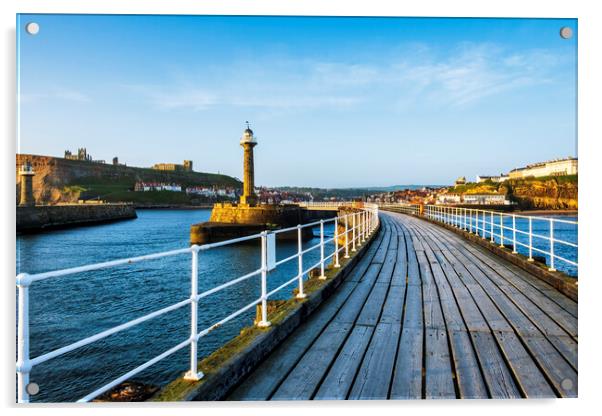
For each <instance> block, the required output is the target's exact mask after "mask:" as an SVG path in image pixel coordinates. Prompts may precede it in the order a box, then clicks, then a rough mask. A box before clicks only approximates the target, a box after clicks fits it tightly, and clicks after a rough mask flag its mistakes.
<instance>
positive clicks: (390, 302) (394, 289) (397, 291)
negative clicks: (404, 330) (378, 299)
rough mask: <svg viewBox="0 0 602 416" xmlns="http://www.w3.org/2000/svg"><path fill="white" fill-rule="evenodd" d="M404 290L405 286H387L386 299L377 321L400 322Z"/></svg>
mask: <svg viewBox="0 0 602 416" xmlns="http://www.w3.org/2000/svg"><path fill="white" fill-rule="evenodd" d="M405 292H406V288H405V286H391V287H390V288H389V293H387V299H386V301H385V305H384V306H383V312H382V315H381V316H380V321H379V322H382V323H389V324H401V319H402V317H403V303H404V299H405Z"/></svg>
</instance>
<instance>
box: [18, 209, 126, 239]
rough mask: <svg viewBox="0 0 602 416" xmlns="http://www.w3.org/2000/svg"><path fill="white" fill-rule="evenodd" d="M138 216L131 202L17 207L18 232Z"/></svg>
mask: <svg viewBox="0 0 602 416" xmlns="http://www.w3.org/2000/svg"><path fill="white" fill-rule="evenodd" d="M133 218H137V215H136V210H135V209H134V207H133V205H130V204H98V205H87V204H73V205H44V206H35V207H17V232H33V231H41V230H44V229H51V228H62V227H72V226H78V225H89V224H96V223H101V222H108V221H116V220H124V219H133Z"/></svg>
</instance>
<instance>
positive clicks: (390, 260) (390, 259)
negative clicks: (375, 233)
mask: <svg viewBox="0 0 602 416" xmlns="http://www.w3.org/2000/svg"><path fill="white" fill-rule="evenodd" d="M393 240H397V239H396V238H392V239H391V241H393ZM396 260H397V250H391V249H390V248H389V251H388V252H387V256H386V257H385V261H384V263H383V267H382V269H381V271H380V274H379V275H378V280H377V282H378V283H386V284H389V283H390V282H391V276H392V275H393V270H394V269H395V261H396Z"/></svg>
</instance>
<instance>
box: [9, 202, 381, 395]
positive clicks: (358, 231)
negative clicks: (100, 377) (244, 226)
mask: <svg viewBox="0 0 602 416" xmlns="http://www.w3.org/2000/svg"><path fill="white" fill-rule="evenodd" d="M378 222H379V220H378V207H377V206H376V205H373V204H364V206H363V208H361V209H358V210H357V211H355V212H352V213H349V214H346V215H341V216H339V215H337V216H335V217H334V218H331V219H327V220H320V221H315V222H312V223H309V224H303V225H297V226H296V227H290V228H286V229H280V230H276V231H263V232H261V233H259V234H254V235H250V236H247V237H241V238H236V239H232V240H228V241H222V242H218V243H211V244H204V245H200V246H199V245H193V246H191V247H187V248H182V249H179V250H172V251H166V252H162V253H154V254H149V255H144V256H138V257H132V258H126V259H119V260H113V261H107V262H103V263H96V264H89V265H85V266H79V267H72V268H68V269H62V270H54V271H49V272H44V273H36V274H27V273H20V274H19V275H18V276H17V278H16V283H17V287H18V291H19V300H18V329H17V355H18V357H17V378H18V380H17V396H18V402H19V403H27V402H29V400H30V394H29V391H28V386H29V375H30V372H31V370H32V368H33V367H34V366H36V365H39V364H41V363H44V362H46V361H49V360H51V359H53V358H56V357H59V356H61V355H63V354H66V353H68V352H70V351H73V350H76V349H78V348H81V347H83V346H85V345H88V344H91V343H93V342H96V341H99V340H101V339H104V338H106V337H108V336H109V335H112V334H115V333H118V332H121V331H124V330H126V329H129V328H132V327H134V326H136V325H139V324H141V323H143V322H146V321H149V320H151V319H153V318H156V317H159V316H161V315H164V314H166V313H168V312H172V311H175V310H177V309H180V308H183V307H186V306H188V305H190V337H189V338H188V339H186V340H184V341H182V342H180V343H179V344H177V345H175V346H174V347H172V348H170V349H169V350H167V351H164V352H163V353H161V354H159V355H157V356H155V357H154V358H152V359H150V360H148V361H147V362H145V363H144V364H142V365H140V366H138V367H136V368H134V369H132V370H131V371H129V372H127V373H126V374H123V375H122V376H120V377H118V378H116V379H114V380H113V381H111V382H109V383H107V384H105V385H104V386H102V387H100V388H98V389H96V390H94V391H93V392H91V393H89V394H87V395H85V396H84V397H82V398H81V399H80V400H78V401H79V402H87V401H90V400H92V399H94V398H95V397H97V396H99V395H100V394H102V393H104V392H106V391H108V390H109V389H111V388H113V387H115V386H117V385H118V384H120V383H122V382H123V381H125V380H127V379H129V378H131V377H132V376H134V375H136V374H138V373H140V372H141V371H143V370H145V369H147V368H149V367H150V366H152V365H154V364H155V363H157V362H159V361H161V360H163V359H164V358H166V357H168V356H170V355H172V354H174V353H175V352H177V351H179V350H181V349H183V348H186V347H188V346H190V369H189V371H188V372H187V373H186V375H185V378H186V379H188V380H199V379H201V378H202V377H203V374H202V372H200V371H199V369H198V368H197V363H198V354H197V350H198V348H197V345H198V342H199V340H200V338H202V337H203V336H205V335H207V334H208V333H209V332H211V331H212V330H213V329H215V328H217V327H219V326H221V325H223V324H225V323H226V322H228V321H230V320H232V319H234V318H236V317H237V316H239V315H241V314H242V313H244V312H246V311H248V310H249V309H251V308H253V307H254V306H256V305H259V304H261V320H260V321H259V322H257V323H256V325H257V326H258V327H268V326H270V322H269V321H268V317H267V301H268V299H269V298H270V297H271V296H272V295H274V294H275V293H277V292H279V291H280V290H282V289H284V288H285V287H287V286H289V285H291V284H293V283H294V282H297V285H298V293H297V298H299V299H303V298H305V297H306V294H305V292H304V289H303V278H304V276H306V275H307V274H308V273H309V271H311V270H312V269H315V268H317V267H320V276H319V278H320V279H326V276H325V273H324V267H325V263H326V262H327V261H329V260H330V259H333V262H334V267H340V262H339V260H340V255H341V254H342V255H343V257H344V258H349V257H350V254H349V253H350V252H353V251H356V250H357V247H359V246H360V245H361V244H362V243H363V242H365V241H366V239H367V238H368V237H369V235H370V234H371V233H372V232H373V231H374V230H375V229H376V227H377V226H378ZM327 223H334V230H335V231H334V236H333V237H332V238H328V239H326V238H325V236H324V224H327ZM339 225H340V226H341V228H343V226H344V231H341V232H339ZM315 226H319V227H320V242H319V243H318V244H315V245H313V246H311V247H309V248H306V249H303V245H302V230H303V229H304V228H307V227H315ZM295 230H296V232H297V245H298V250H297V253H295V254H293V255H291V256H289V257H287V258H285V259H282V260H279V261H276V235H278V234H281V233H284V232H294V231H295ZM251 240H259V241H260V243H261V252H260V255H261V266H260V268H259V269H257V270H254V271H252V272H250V273H247V274H245V275H243V276H240V277H237V278H235V279H233V280H230V281H228V282H226V283H224V284H222V285H219V286H216V287H214V288H212V289H209V290H206V291H204V292H202V293H198V277H199V276H198V275H199V252H202V251H206V250H211V249H214V248H217V247H224V246H227V245H231V244H236V243H241V242H245V241H251ZM340 240H342V241H343V243H340V242H339V241H340ZM329 243H334V248H333V251H332V253H330V254H328V255H326V253H325V249H326V245H327V244H329ZM317 249H319V250H320V260H319V261H318V262H316V263H315V264H313V265H312V266H310V267H308V268H305V269H304V268H303V256H304V255H306V254H307V253H308V252H310V251H312V250H317ZM180 255H190V256H191V260H190V261H191V288H190V293H189V295H188V296H189V298H187V299H184V300H182V301H180V302H178V303H175V304H173V305H170V306H167V307H164V308H162V309H159V310H156V311H154V312H151V313H149V314H147V315H144V316H141V317H138V318H136V319H133V320H131V321H128V322H126V323H123V324H121V325H118V326H115V327H113V328H110V329H108V330H105V331H102V332H99V333H96V334H94V335H92V336H89V337H87V338H84V339H81V340H79V341H76V342H74V343H71V344H69V345H66V346H64V347H61V348H58V349H55V350H53V351H49V352H46V353H44V354H42V355H39V356H37V357H35V358H31V357H30V354H29V344H30V332H29V288H30V286H31V285H32V284H34V283H36V282H39V281H42V280H46V279H54V278H60V277H63V276H68V275H73V274H76V273H81V272H88V271H95V270H100V269H107V268H111V267H116V266H123V265H129V264H133V263H139V262H144V261H148V260H154V259H160V258H164V257H171V256H180ZM295 259H297V260H298V269H297V274H296V275H295V276H293V277H292V278H291V279H289V280H287V281H286V282H285V283H283V284H281V285H280V286H278V287H277V288H276V289H274V290H271V291H269V292H268V287H267V275H268V272H270V271H272V270H274V269H276V268H277V267H278V266H280V265H282V264H284V263H287V262H289V261H293V260H295ZM254 276H261V295H260V296H259V298H257V299H255V300H253V301H252V302H251V303H249V304H248V305H246V306H244V307H242V308H241V309H238V310H237V311H235V312H233V313H231V314H230V315H228V316H226V317H225V318H223V319H221V320H219V321H218V322H215V323H213V324H212V325H210V326H209V327H207V328H205V329H203V330H201V331H199V329H198V312H199V311H198V303H199V300H201V299H202V298H205V297H207V296H210V295H212V294H214V293H217V292H220V291H222V290H224V289H225V288H227V287H230V286H232V285H235V284H237V283H241V282H243V281H245V280H247V279H249V278H251V277H254Z"/></svg>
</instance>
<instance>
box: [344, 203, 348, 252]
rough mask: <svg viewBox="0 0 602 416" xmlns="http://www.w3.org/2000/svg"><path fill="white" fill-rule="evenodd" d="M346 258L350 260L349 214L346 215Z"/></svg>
mask: <svg viewBox="0 0 602 416" xmlns="http://www.w3.org/2000/svg"><path fill="white" fill-rule="evenodd" d="M344 218H345V258H346V259H348V258H349V214H347V215H345V217H344Z"/></svg>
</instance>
